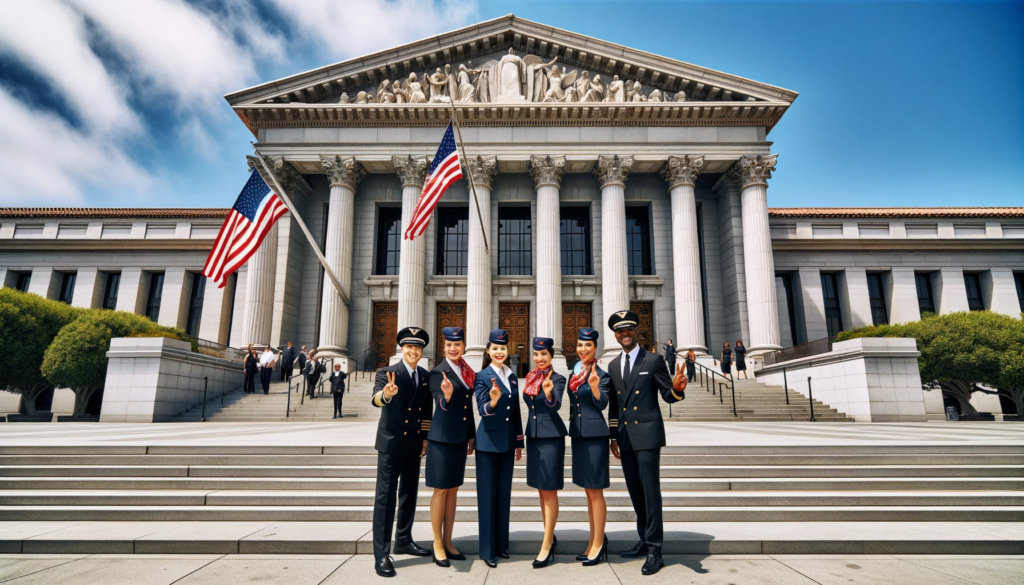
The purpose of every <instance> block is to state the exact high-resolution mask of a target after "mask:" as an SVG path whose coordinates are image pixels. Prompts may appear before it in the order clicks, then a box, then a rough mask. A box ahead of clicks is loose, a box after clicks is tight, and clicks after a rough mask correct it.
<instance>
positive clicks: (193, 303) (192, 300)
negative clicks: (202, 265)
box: [185, 274, 206, 337]
mask: <svg viewBox="0 0 1024 585" xmlns="http://www.w3.org/2000/svg"><path fill="white" fill-rule="evenodd" d="M205 295H206V277H205V276H203V275H202V274H193V275H192V294H190V295H189V300H188V322H187V323H185V333H188V334H189V335H191V336H193V337H198V336H199V322H200V320H201V319H202V317H203V297H204V296H205Z"/></svg>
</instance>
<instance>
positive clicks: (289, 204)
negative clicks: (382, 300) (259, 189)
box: [250, 143, 349, 305]
mask: <svg viewBox="0 0 1024 585" xmlns="http://www.w3.org/2000/svg"><path fill="white" fill-rule="evenodd" d="M250 144H252V143H250ZM252 149H253V150H254V151H256V160H258V161H260V164H261V165H262V166H263V169H264V170H265V171H266V175H265V176H266V177H269V178H270V180H271V181H272V182H273V183H274V192H275V193H277V196H278V197H280V198H281V201H283V202H284V205H285V207H287V208H288V211H290V212H292V217H294V218H295V221H296V222H298V224H299V228H301V229H302V233H304V234H306V239H307V240H309V245H310V247H312V248H313V251H314V252H316V257H317V258H319V259H320V264H321V265H323V267H324V272H326V273H327V276H328V277H330V279H331V282H333V283H334V288H336V289H337V290H338V296H340V297H341V302H343V303H345V304H346V305H348V304H349V299H348V292H347V291H346V290H345V289H344V288H343V287H342V286H341V281H340V280H338V277H337V276H336V275H335V274H334V271H333V270H331V267H330V266H328V265H327V258H324V255H323V253H322V252H320V246H318V245H317V243H316V241H314V240H313V235H312V234H310V233H309V228H307V227H306V222H304V221H302V217H301V216H300V215H299V212H298V211H297V210H296V209H295V206H294V205H292V201H291V199H289V198H288V195H287V194H286V193H285V192H284V189H283V188H281V184H280V183H278V182H277V176H276V175H274V173H273V172H272V171H271V170H270V167H268V166H267V161H265V160H263V153H261V152H260V149H258V148H256V145H255V144H253V145H252Z"/></svg>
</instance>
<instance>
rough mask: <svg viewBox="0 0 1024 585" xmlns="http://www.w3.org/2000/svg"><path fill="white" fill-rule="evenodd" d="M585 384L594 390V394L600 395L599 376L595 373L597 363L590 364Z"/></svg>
mask: <svg viewBox="0 0 1024 585" xmlns="http://www.w3.org/2000/svg"><path fill="white" fill-rule="evenodd" d="M587 384H588V385H589V386H590V389H591V390H592V391H593V392H594V396H600V392H601V390H600V388H599V386H600V384H601V377H600V376H598V375H597V364H591V366H590V375H589V376H587Z"/></svg>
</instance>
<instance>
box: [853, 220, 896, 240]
mask: <svg viewBox="0 0 1024 585" xmlns="http://www.w3.org/2000/svg"><path fill="white" fill-rule="evenodd" d="M857 228H858V230H859V231H860V237H862V238H888V237H889V224H887V223H862V224H859V225H858V226H857Z"/></svg>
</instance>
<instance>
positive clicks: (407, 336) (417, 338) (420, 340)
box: [398, 327, 430, 347]
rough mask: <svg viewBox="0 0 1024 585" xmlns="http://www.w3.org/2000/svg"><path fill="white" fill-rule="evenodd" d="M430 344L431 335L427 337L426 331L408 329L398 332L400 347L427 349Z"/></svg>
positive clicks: (417, 328)
mask: <svg viewBox="0 0 1024 585" xmlns="http://www.w3.org/2000/svg"><path fill="white" fill-rule="evenodd" d="M428 343H430V335H427V330H426V329H420V328H419V327H406V328H405V329H402V330H401V331H399V332H398V345H416V346H419V347H425V346H426V345H427V344H428Z"/></svg>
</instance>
